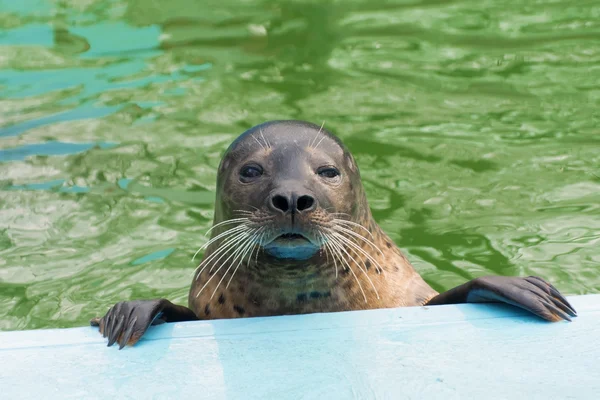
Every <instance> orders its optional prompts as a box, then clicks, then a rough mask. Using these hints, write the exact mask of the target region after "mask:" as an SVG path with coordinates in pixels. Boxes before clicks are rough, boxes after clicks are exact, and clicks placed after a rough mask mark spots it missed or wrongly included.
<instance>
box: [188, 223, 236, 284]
mask: <svg viewBox="0 0 600 400" xmlns="http://www.w3.org/2000/svg"><path fill="white" fill-rule="evenodd" d="M247 234H248V233H247V232H246V231H242V232H238V233H237V235H235V236H233V237H230V238H227V239H225V241H224V242H223V243H222V244H221V245H220V246H219V247H218V248H217V250H215V251H214V252H213V253H211V254H210V255H209V256H208V257H206V258H205V259H204V260H202V262H201V263H200V264H199V265H198V267H196V270H198V269H199V268H200V267H201V266H202V264H205V263H206V264H205V265H204V267H202V269H201V270H200V271H199V272H198V273H197V274H196V278H195V279H198V278H199V277H200V275H201V274H202V271H204V269H205V268H206V267H207V266H208V265H209V262H210V261H211V260H214V259H215V257H217V256H218V255H219V254H221V256H220V257H219V258H218V259H217V260H216V261H215V262H217V261H219V260H220V259H221V258H223V256H224V255H225V254H227V252H228V251H229V249H231V248H232V247H233V246H235V245H236V244H237V241H239V240H240V239H242V238H243V237H244V235H247ZM215 262H213V263H212V264H213V266H214V263H215ZM210 270H211V271H212V267H211V269H210Z"/></svg>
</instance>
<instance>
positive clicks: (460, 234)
mask: <svg viewBox="0 0 600 400" xmlns="http://www.w3.org/2000/svg"><path fill="white" fill-rule="evenodd" d="M598 110H600V3H598V2H597V1H535V2H533V1H521V0H514V1H474V0H470V1H466V0H465V1H443V0H441V1H440V0H438V1H429V2H427V1H398V2H383V1H373V0H371V1H345V2H342V1H338V2H326V1H312V2H302V1H263V2H260V1H244V2H241V1H231V0H220V1H212V0H211V1H196V0H169V1H164V0H85V1H84V0H61V1H59V0H56V1H51V0H19V1H15V0H0V329H2V330H7V329H33V328H45V327H68V326H77V325H85V324H87V321H88V320H89V318H90V317H92V316H96V315H103V314H104V312H105V311H106V310H107V308H108V307H109V306H110V305H112V304H113V303H115V302H116V301H119V300H126V299H144V298H157V297H167V298H169V299H171V300H173V301H175V302H178V303H180V304H187V291H188V288H189V283H190V281H191V275H192V271H193V270H194V267H195V264H194V263H192V261H191V258H192V255H193V253H194V252H195V250H196V249H197V248H198V247H199V246H200V245H201V244H202V243H204V242H205V240H206V238H205V237H204V236H203V234H204V232H205V231H206V230H207V229H208V228H209V226H210V222H211V217H212V203H213V197H214V194H213V193H214V188H215V177H216V171H215V169H216V167H217V165H218V162H219V159H220V155H221V154H222V153H223V151H224V150H225V148H226V147H227V146H228V144H229V143H230V141H231V140H232V139H233V138H234V137H235V136H236V135H238V134H239V133H241V132H242V131H244V130H245V129H247V128H249V127H250V126H253V125H255V124H258V123H260V122H263V121H265V120H269V119H291V118H293V119H305V120H309V121H313V122H315V123H319V124H320V123H321V122H323V121H325V126H326V127H327V128H329V129H331V130H332V131H334V132H336V133H337V134H338V135H339V136H340V137H342V139H343V140H344V141H345V142H346V144H347V145H348V147H349V148H350V149H351V150H352V151H353V153H354V154H355V156H356V158H357V160H358V163H359V166H360V168H361V172H362V175H363V177H364V183H365V186H366V188H367V192H368V195H369V200H370V202H371V207H372V208H373V211H374V215H375V217H376V219H377V220H378V221H379V223H380V224H381V225H382V226H383V228H384V229H385V230H386V231H387V232H389V233H390V234H391V236H392V237H393V239H394V240H395V241H396V243H397V244H398V245H399V246H401V248H402V249H403V250H404V251H405V252H406V253H407V254H408V256H409V258H410V259H411V261H412V262H413V263H414V264H415V266H416V267H417V269H418V270H419V272H420V273H421V274H422V275H423V276H424V277H425V279H426V280H427V281H428V282H429V283H430V284H431V285H432V286H433V287H434V288H435V289H437V290H445V289H448V288H450V287H453V286H455V285H458V284H460V283H462V282H464V281H465V280H467V279H471V278H473V277H477V276H481V275H485V274H503V275H527V274H538V275H541V276H543V277H546V278H547V279H549V280H551V281H552V282H553V283H554V284H555V285H556V286H557V287H558V288H559V289H560V290H561V291H563V292H565V293H568V294H583V293H600V273H599V267H600V251H599V250H598V244H599V243H600V112H599V111H598Z"/></svg>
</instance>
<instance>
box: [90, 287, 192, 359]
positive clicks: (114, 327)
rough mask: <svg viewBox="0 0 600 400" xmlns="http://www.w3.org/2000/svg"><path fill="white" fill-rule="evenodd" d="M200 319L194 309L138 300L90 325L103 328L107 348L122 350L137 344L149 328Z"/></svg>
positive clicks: (108, 313)
mask: <svg viewBox="0 0 600 400" xmlns="http://www.w3.org/2000/svg"><path fill="white" fill-rule="evenodd" d="M197 319H198V318H197V317H196V315H195V314H194V312H193V311H192V310H190V309H189V308H187V307H183V306H178V305H176V304H173V303H171V302H170V301H169V300H165V299H160V300H135V301H122V302H119V303H117V304H115V305H114V306H113V307H111V308H110V310H108V312H107V313H106V315H105V316H104V317H102V318H98V317H96V318H93V319H92V320H91V321H90V325H92V326H98V327H99V328H100V333H101V334H102V336H104V337H105V338H108V346H112V345H113V344H114V343H115V342H117V343H119V349H122V348H123V347H125V345H130V346H133V345H134V344H136V343H137V341H138V340H140V338H141V337H142V335H143V334H144V332H146V330H147V329H148V327H149V326H150V325H156V324H158V323H161V322H179V321H193V320H197Z"/></svg>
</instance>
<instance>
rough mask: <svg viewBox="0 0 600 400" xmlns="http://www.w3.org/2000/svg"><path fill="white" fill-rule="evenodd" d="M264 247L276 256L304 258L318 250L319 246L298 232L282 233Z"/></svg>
mask: <svg viewBox="0 0 600 400" xmlns="http://www.w3.org/2000/svg"><path fill="white" fill-rule="evenodd" d="M264 249H265V251H266V252H267V253H269V254H270V255H272V256H274V257H277V258H288V259H290V258H291V259H296V260H305V259H307V258H310V257H312V256H313V255H314V254H315V253H316V252H317V251H319V246H317V245H315V244H314V243H313V242H312V241H311V240H310V239H308V238H307V237H306V236H304V235H302V234H300V233H284V234H281V235H279V236H277V237H276V238H275V239H273V240H272V241H271V242H270V243H269V244H267V245H266V246H264Z"/></svg>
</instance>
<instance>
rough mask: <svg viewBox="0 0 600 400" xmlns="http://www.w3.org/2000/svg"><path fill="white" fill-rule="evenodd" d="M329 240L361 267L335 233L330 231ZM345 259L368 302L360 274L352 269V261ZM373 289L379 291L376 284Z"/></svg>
mask: <svg viewBox="0 0 600 400" xmlns="http://www.w3.org/2000/svg"><path fill="white" fill-rule="evenodd" d="M329 240H330V242H331V243H334V244H336V245H337V246H338V247H339V249H340V250H341V251H343V252H344V253H345V254H346V255H347V256H348V257H349V258H351V259H352V261H354V264H356V265H357V266H358V267H359V268H360V265H359V264H358V262H357V261H356V259H355V258H354V257H352V256H351V255H350V254H349V253H348V252H347V251H346V249H345V248H344V246H343V245H342V244H341V243H340V242H339V241H338V239H337V238H336V237H335V234H333V233H330V236H329ZM343 260H344V262H345V263H346V265H347V266H348V269H350V272H351V273H352V275H353V276H354V279H355V280H356V283H358V287H359V288H360V291H361V292H362V295H363V297H364V299H365V303H368V300H367V295H366V294H365V291H364V289H363V287H362V285H361V283H360V279H358V276H356V274H355V273H354V270H353V269H352V267H350V263H349V262H348V260H346V259H345V258H343ZM360 269H361V270H362V268H360ZM363 272H364V271H363ZM365 275H366V273H365ZM367 278H368V275H367ZM369 281H371V279H369ZM371 285H373V282H371ZM373 289H374V290H375V293H377V289H375V286H373ZM377 298H379V293H377Z"/></svg>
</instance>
